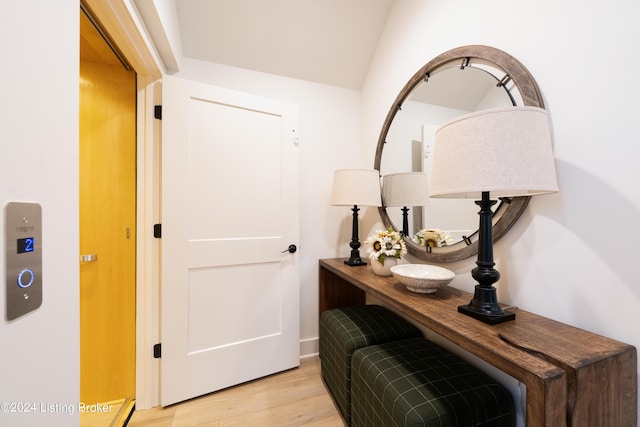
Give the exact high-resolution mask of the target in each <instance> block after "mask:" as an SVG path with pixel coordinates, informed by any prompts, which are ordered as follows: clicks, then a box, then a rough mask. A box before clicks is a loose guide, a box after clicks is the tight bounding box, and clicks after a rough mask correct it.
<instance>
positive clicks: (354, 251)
mask: <svg viewBox="0 0 640 427" xmlns="http://www.w3.org/2000/svg"><path fill="white" fill-rule="evenodd" d="M359 210H360V209H358V206H357V205H353V208H352V209H351V211H352V212H353V222H352V224H351V230H352V231H351V243H349V246H350V247H351V256H350V257H349V259H348V260H346V261H345V262H344V263H345V264H347V265H350V266H351V267H357V266H360V265H367V263H366V262H365V261H363V260H362V258H360V240H358V211H359Z"/></svg>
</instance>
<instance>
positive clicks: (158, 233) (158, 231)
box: [153, 224, 162, 239]
mask: <svg viewBox="0 0 640 427" xmlns="http://www.w3.org/2000/svg"><path fill="white" fill-rule="evenodd" d="M153 237H155V238H156V239H160V238H161V237H162V224H153Z"/></svg>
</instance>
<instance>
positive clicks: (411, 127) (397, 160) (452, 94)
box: [380, 64, 513, 243]
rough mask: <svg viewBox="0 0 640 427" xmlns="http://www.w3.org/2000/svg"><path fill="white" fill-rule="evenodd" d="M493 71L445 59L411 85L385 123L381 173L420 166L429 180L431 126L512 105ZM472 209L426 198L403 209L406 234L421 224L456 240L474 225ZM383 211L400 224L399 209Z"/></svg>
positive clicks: (459, 203)
mask: <svg viewBox="0 0 640 427" xmlns="http://www.w3.org/2000/svg"><path fill="white" fill-rule="evenodd" d="M447 65H449V64H447ZM485 67H486V66H485ZM486 68H489V67H486ZM498 72H499V70H497V69H495V68H494V69H492V70H491V69H489V70H487V69H482V68H477V67H475V66H472V65H469V66H466V67H461V66H460V65H459V64H455V65H454V64H450V65H449V66H445V67H443V69H441V70H439V72H437V73H434V74H433V75H432V76H429V78H428V80H426V81H424V82H422V83H420V84H419V85H417V86H416V87H415V88H414V90H413V91H412V92H411V93H410V94H409V96H408V97H407V99H406V101H405V102H404V103H403V104H402V107H401V109H400V110H399V111H398V112H397V113H396V116H395V117H394V119H393V122H392V123H391V126H390V127H389V132H388V133H387V138H386V144H385V147H384V152H383V156H382V161H381V164H380V173H381V175H383V176H384V175H387V174H391V173H399V172H409V171H411V172H426V173H427V175H428V176H429V180H430V173H431V153H432V151H433V143H434V139H435V131H436V129H438V127H439V126H440V125H441V124H443V123H445V122H447V121H449V120H452V119H454V118H455V117H458V116H461V115H463V114H467V113H471V112H474V111H479V110H485V109H488V108H494V107H505V106H509V105H513V101H512V95H511V93H510V92H509V90H508V89H507V88H506V87H504V86H502V85H499V84H498V83H499V81H500V78H502V76H500V77H499V78H498V77H497V76H496V74H498ZM477 212H478V208H477V206H476V205H475V204H474V203H470V202H469V200H463V199H459V200H456V199H434V198H429V199H428V200H427V202H426V204H425V205H424V206H414V207H411V209H410V210H409V238H411V236H413V235H414V234H415V233H416V232H418V231H419V230H421V229H423V228H435V229H439V230H441V231H442V232H444V233H445V234H446V235H448V236H449V237H450V238H451V240H450V241H452V242H453V243H456V242H459V241H461V240H463V239H464V238H465V237H468V236H470V235H471V234H473V233H474V232H475V230H476V229H477V228H478V214H477ZM387 213H388V214H389V217H390V218H391V221H392V222H393V225H394V228H396V229H401V227H400V225H401V224H402V212H401V210H400V209H397V208H390V207H388V208H387Z"/></svg>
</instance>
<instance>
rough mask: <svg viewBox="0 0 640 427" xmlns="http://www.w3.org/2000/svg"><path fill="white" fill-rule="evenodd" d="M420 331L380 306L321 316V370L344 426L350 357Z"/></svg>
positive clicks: (348, 409)
mask: <svg viewBox="0 0 640 427" xmlns="http://www.w3.org/2000/svg"><path fill="white" fill-rule="evenodd" d="M419 336H422V332H421V331H420V330H419V329H418V328H416V327H415V326H413V325H412V324H410V323H409V322H407V321H406V320H404V319H402V318H401V317H399V316H398V315H396V314H394V313H392V312H391V311H389V310H387V309H386V308H384V307H381V306H379V305H360V306H352V307H345V308H336V309H332V310H327V311H324V312H323V313H322V315H321V317H320V344H319V350H320V362H321V364H320V371H321V374H322V378H323V380H324V382H325V384H326V386H327V388H328V389H329V391H330V393H331V395H332V396H333V399H334V401H335V403H336V406H337V407H338V409H339V410H340V412H341V414H342V416H343V418H344V420H345V421H346V422H347V425H349V424H350V420H351V356H352V354H353V352H354V351H355V350H357V349H359V348H362V347H366V346H368V345H373V344H380V343H385V342H389V341H393V340H400V339H405V338H410V337H419Z"/></svg>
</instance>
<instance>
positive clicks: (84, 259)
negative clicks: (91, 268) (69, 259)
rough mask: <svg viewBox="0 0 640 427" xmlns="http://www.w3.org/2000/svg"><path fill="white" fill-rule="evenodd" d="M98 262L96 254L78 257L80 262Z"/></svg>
mask: <svg viewBox="0 0 640 427" xmlns="http://www.w3.org/2000/svg"><path fill="white" fill-rule="evenodd" d="M97 260H98V254H88V255H80V262H93V261H97Z"/></svg>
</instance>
